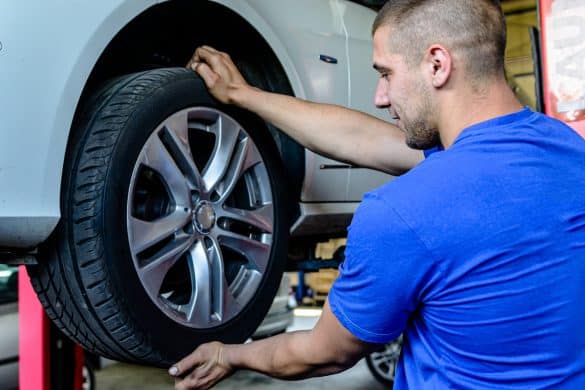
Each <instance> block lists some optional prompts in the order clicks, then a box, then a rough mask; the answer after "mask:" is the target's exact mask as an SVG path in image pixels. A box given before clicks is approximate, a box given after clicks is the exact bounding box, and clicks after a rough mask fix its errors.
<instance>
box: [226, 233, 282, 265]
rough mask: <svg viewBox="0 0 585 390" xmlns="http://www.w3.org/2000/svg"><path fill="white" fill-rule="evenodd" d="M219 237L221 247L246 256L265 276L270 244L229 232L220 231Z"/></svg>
mask: <svg viewBox="0 0 585 390" xmlns="http://www.w3.org/2000/svg"><path fill="white" fill-rule="evenodd" d="M217 235H218V237H217V240H218V242H219V243H220V244H221V245H224V246H226V247H228V248H230V249H232V250H234V251H236V252H237V253H240V254H241V255H243V256H245V257H246V259H248V261H249V262H250V263H252V264H254V265H255V266H256V268H257V270H258V271H259V272H261V273H262V274H264V272H265V271H266V268H267V266H268V259H269V257H270V249H271V245H270V243H264V242H261V241H257V240H254V239H252V238H250V237H247V236H243V235H240V234H237V233H234V232H230V231H227V230H220V232H219V233H217ZM265 236H266V237H267V238H270V239H271V238H272V236H269V235H265Z"/></svg>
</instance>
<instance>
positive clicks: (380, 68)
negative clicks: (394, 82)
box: [372, 64, 390, 73]
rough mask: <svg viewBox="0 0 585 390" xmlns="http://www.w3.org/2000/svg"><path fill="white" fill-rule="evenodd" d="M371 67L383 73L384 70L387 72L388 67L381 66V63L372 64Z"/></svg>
mask: <svg viewBox="0 0 585 390" xmlns="http://www.w3.org/2000/svg"><path fill="white" fill-rule="evenodd" d="M372 67H373V68H374V69H376V71H378V72H380V73H384V72H388V71H389V70H390V69H388V68H386V67H384V66H382V65H378V64H373V65H372Z"/></svg>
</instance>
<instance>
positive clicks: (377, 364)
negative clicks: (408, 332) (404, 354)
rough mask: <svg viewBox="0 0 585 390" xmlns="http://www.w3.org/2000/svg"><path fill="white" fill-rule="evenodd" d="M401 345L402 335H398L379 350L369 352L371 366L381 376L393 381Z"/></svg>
mask: <svg viewBox="0 0 585 390" xmlns="http://www.w3.org/2000/svg"><path fill="white" fill-rule="evenodd" d="M401 347H402V336H400V337H398V338H397V339H396V340H393V341H391V342H389V343H388V344H386V345H385V346H384V349H383V350H382V351H379V352H373V353H371V354H370V361H371V362H372V367H373V368H374V370H375V371H376V373H378V374H379V375H380V376H381V377H382V378H384V379H385V380H387V381H390V382H394V377H395V376H396V367H397V366H398V360H399V358H400V349H401Z"/></svg>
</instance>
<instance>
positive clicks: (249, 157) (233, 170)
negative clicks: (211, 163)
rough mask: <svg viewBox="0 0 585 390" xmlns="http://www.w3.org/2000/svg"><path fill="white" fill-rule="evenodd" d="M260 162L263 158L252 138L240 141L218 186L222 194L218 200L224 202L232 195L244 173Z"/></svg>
mask: <svg viewBox="0 0 585 390" xmlns="http://www.w3.org/2000/svg"><path fill="white" fill-rule="evenodd" d="M260 162H262V158H261V157H260V153H259V152H258V150H257V149H256V148H255V147H254V144H253V143H252V140H251V139H250V138H249V137H247V138H245V139H243V140H242V141H240V142H239V143H238V145H237V147H236V150H235V152H234V155H233V158H232V161H231V162H230V163H229V167H228V169H227V171H226V172H225V175H224V177H223V178H222V179H221V181H220V183H219V185H218V186H217V187H216V189H217V191H218V192H219V193H220V194H221V195H220V199H219V201H218V202H219V203H220V204H223V203H224V202H225V201H226V199H227V198H228V197H229V196H230V195H231V193H232V191H233V190H234V188H235V187H236V184H237V183H238V181H239V180H240V178H241V177H242V175H243V174H244V173H245V172H246V171H247V170H248V169H250V168H251V167H253V166H254V165H256V164H258V163H260Z"/></svg>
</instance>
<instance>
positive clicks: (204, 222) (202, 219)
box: [193, 202, 215, 233]
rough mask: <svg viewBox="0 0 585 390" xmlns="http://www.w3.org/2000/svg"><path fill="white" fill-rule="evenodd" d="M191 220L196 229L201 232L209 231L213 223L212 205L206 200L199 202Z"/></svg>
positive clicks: (213, 212)
mask: <svg viewBox="0 0 585 390" xmlns="http://www.w3.org/2000/svg"><path fill="white" fill-rule="evenodd" d="M193 221H194V222H195V226H196V227H197V230H199V231H200V232H201V233H209V231H210V230H211V228H212V227H213V225H215V210H213V206H211V204H209V203H207V202H201V203H199V204H198V205H197V207H196V208H195V212H194V215H193Z"/></svg>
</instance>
